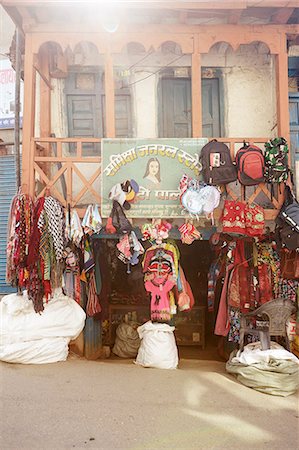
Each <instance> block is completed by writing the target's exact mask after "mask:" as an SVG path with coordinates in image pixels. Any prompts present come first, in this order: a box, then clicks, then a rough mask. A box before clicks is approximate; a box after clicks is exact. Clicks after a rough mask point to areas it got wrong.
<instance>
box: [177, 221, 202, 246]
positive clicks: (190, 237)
mask: <svg viewBox="0 0 299 450" xmlns="http://www.w3.org/2000/svg"><path fill="white" fill-rule="evenodd" d="M179 232H180V233H181V241H182V242H183V244H188V245H190V244H192V242H194V240H195V239H202V236H201V234H200V232H199V231H198V230H197V229H196V228H195V226H194V225H193V224H192V223H183V225H181V226H180V227H179Z"/></svg>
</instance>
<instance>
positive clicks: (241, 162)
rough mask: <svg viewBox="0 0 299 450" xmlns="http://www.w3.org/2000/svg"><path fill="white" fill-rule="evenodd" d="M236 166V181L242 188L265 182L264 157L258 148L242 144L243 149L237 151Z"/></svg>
mask: <svg viewBox="0 0 299 450" xmlns="http://www.w3.org/2000/svg"><path fill="white" fill-rule="evenodd" d="M236 166H237V170H238V179H239V181H240V183H241V184H243V185H244V186H254V185H256V184H259V183H263V182H264V181H265V178H264V170H265V163H264V155H263V152H262V150H261V149H260V148H259V147H257V146H255V145H248V144H245V142H244V145H243V147H241V148H240V149H239V150H238V151H237V154H236Z"/></svg>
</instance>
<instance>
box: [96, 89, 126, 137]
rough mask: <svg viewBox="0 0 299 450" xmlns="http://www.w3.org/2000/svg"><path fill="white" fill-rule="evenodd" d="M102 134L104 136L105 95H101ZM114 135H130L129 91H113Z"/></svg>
mask: <svg viewBox="0 0 299 450" xmlns="http://www.w3.org/2000/svg"><path fill="white" fill-rule="evenodd" d="M102 109H103V124H104V136H106V114H105V111H106V108H105V95H103V96H102ZM115 137H116V138H120V139H121V138H131V137H132V106H131V95H130V93H129V92H127V93H121V94H118V93H117V91H116V92H115Z"/></svg>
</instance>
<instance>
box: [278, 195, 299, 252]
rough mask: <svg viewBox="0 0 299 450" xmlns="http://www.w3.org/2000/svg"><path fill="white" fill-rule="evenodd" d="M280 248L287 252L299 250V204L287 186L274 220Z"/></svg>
mask: <svg viewBox="0 0 299 450" xmlns="http://www.w3.org/2000/svg"><path fill="white" fill-rule="evenodd" d="M276 224H277V226H278V229H279V237H280V240H281V242H282V246H283V247H286V248H288V249H289V250H296V249H297V248H299V203H298V202H297V200H296V199H295V197H294V195H293V194H292V192H291V189H290V188H289V186H286V189H285V201H284V204H283V206H282V208H281V210H280V212H279V214H278V216H277V218H276Z"/></svg>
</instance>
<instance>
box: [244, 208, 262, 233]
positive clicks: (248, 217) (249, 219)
mask: <svg viewBox="0 0 299 450" xmlns="http://www.w3.org/2000/svg"><path fill="white" fill-rule="evenodd" d="M245 227H246V234H247V235H248V236H261V235H262V234H263V233H264V228H265V213H264V209H263V208H262V207H261V206H259V205H248V204H247V205H246V207H245Z"/></svg>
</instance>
